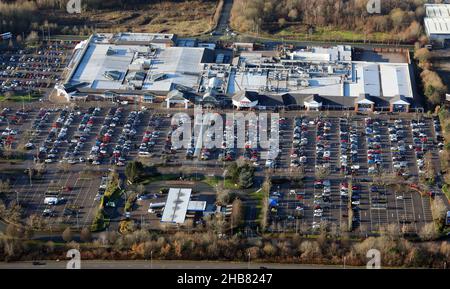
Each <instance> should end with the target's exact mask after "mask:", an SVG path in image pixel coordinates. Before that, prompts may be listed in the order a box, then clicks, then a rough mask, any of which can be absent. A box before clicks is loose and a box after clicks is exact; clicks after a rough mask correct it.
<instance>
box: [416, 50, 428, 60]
mask: <svg viewBox="0 0 450 289" xmlns="http://www.w3.org/2000/svg"><path fill="white" fill-rule="evenodd" d="M430 58H431V53H430V51H429V50H428V49H427V48H420V49H419V50H416V52H415V54H414V59H416V60H418V61H420V62H427V61H429V60H430Z"/></svg>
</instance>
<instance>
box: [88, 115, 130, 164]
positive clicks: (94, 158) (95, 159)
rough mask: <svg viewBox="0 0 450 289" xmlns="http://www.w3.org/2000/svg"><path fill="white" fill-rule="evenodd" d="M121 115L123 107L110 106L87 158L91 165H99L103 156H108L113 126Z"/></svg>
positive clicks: (117, 122)
mask: <svg viewBox="0 0 450 289" xmlns="http://www.w3.org/2000/svg"><path fill="white" fill-rule="evenodd" d="M122 117H123V108H121V107H119V108H115V107H113V108H111V109H110V110H109V112H108V114H107V115H106V117H105V120H104V122H103V125H102V127H101V128H100V132H99V134H98V136H97V138H96V140H95V143H94V145H93V146H92V148H91V151H90V153H89V157H88V160H89V161H90V162H91V163H92V164H93V165H100V164H101V161H102V159H103V158H106V157H108V156H109V152H108V151H109V148H108V147H109V145H110V142H111V138H112V136H113V134H114V128H115V127H116V126H117V125H118V124H119V121H120V120H121V119H122Z"/></svg>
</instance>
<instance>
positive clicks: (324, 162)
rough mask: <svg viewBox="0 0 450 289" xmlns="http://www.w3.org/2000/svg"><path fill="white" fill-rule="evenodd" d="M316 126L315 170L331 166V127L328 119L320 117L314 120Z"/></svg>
mask: <svg viewBox="0 0 450 289" xmlns="http://www.w3.org/2000/svg"><path fill="white" fill-rule="evenodd" d="M315 123H316V126H317V136H316V170H317V169H320V168H323V169H330V166H331V144H330V136H331V127H332V124H331V122H330V121H329V120H324V119H322V118H321V117H319V118H317V119H316V120H315Z"/></svg>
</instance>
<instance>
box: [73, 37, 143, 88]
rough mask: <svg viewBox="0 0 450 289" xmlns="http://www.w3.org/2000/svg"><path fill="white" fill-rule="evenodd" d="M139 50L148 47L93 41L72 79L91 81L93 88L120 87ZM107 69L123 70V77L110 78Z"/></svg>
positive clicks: (74, 80) (75, 80)
mask: <svg viewBox="0 0 450 289" xmlns="http://www.w3.org/2000/svg"><path fill="white" fill-rule="evenodd" d="M139 50H142V51H143V52H144V51H146V50H147V48H145V47H139V46H127V45H109V44H94V43H91V44H90V45H89V47H88V49H87V50H86V53H85V54H84V56H83V58H82V60H81V61H80V64H79V65H78V68H77V70H76V71H75V73H74V75H73V76H72V78H71V81H72V82H75V83H78V82H88V83H91V87H92V88H98V89H116V88H117V87H120V84H121V83H122V81H123V79H124V77H125V74H126V72H127V70H128V65H129V64H130V63H131V62H132V60H133V57H134V55H135V51H139ZM108 51H110V53H108ZM107 71H118V72H121V78H120V79H119V80H110V79H108V78H106V77H105V76H104V74H105V72H107Z"/></svg>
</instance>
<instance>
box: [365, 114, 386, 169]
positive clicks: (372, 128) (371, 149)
mask: <svg viewBox="0 0 450 289" xmlns="http://www.w3.org/2000/svg"><path fill="white" fill-rule="evenodd" d="M364 122H365V125H366V129H365V135H366V141H367V149H368V150H367V163H368V173H369V175H373V174H377V173H379V172H380V171H381V167H382V165H383V164H382V163H383V161H382V157H381V149H382V147H381V139H382V138H381V129H380V126H381V123H380V121H378V120H374V119H372V118H370V117H368V118H365V120H364Z"/></svg>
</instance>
